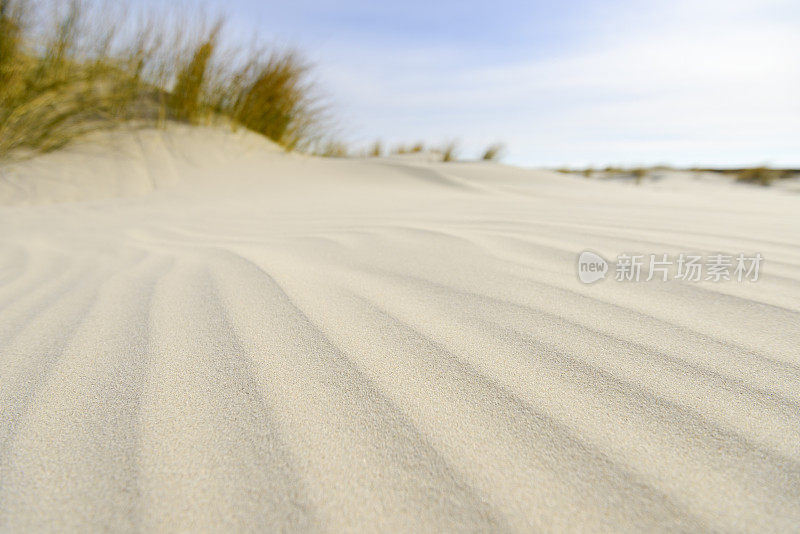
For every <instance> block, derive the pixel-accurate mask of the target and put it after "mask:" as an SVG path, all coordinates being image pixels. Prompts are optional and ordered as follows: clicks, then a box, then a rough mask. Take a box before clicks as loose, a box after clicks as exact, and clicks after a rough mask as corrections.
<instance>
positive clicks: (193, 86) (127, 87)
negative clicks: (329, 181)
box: [0, 0, 324, 158]
mask: <svg viewBox="0 0 800 534" xmlns="http://www.w3.org/2000/svg"><path fill="white" fill-rule="evenodd" d="M101 8H102V9H101ZM106 8H107V6H106V5H105V4H100V3H99V2H97V1H94V0H39V1H37V0H0V158H2V157H7V156H9V155H11V154H12V153H14V154H17V153H29V152H31V151H48V150H53V149H55V148H59V147H61V146H64V145H65V144H67V143H68V142H70V141H71V140H73V139H75V138H76V137H78V136H81V135H83V134H86V133H89V132H92V131H96V130H100V129H103V128H111V127H116V126H119V125H121V124H128V125H136V126H140V125H155V124H159V123H161V124H163V122H164V121H165V120H175V121H182V122H188V123H197V122H199V121H201V120H203V119H211V118H219V119H222V120H223V121H224V122H227V123H229V124H232V125H242V126H244V127H246V128H248V129H250V130H253V131H255V132H257V133H260V134H262V135H264V136H266V137H268V138H270V139H272V140H273V141H275V142H277V143H279V144H281V145H283V146H284V147H286V148H287V149H310V147H312V146H313V145H314V143H315V142H317V140H319V139H320V138H321V132H322V130H323V129H324V126H323V123H324V119H323V115H324V110H323V108H322V106H321V105H319V100H318V98H317V97H316V96H315V95H316V89H315V87H314V85H313V83H311V82H310V81H309V80H308V73H309V67H308V65H307V64H306V63H305V62H304V61H303V60H302V59H301V58H300V56H299V55H298V54H296V53H294V52H275V53H272V54H264V53H263V52H262V51H253V52H250V53H246V54H237V53H235V50H233V49H223V47H222V46H221V43H222V42H223V35H222V33H223V32H222V30H223V25H222V24H221V23H217V24H215V25H213V26H212V27H211V28H210V29H208V30H203V29H202V28H203V25H202V24H199V25H198V24H194V25H193V24H191V23H190V22H188V21H187V20H186V19H185V18H183V19H181V18H180V17H178V18H174V19H169V18H167V19H164V17H160V14H152V13H151V14H150V15H149V18H148V17H144V18H141V19H140V20H139V22H129V21H130V20H134V19H133V18H131V17H128V16H127V15H128V14H127V13H126V12H125V11H124V10H121V11H119V10H114V9H106ZM46 15H49V16H46ZM50 19H52V20H53V22H52V23H47V22H46V21H47V20H50ZM198 27H199V28H200V29H199V31H198ZM120 28H124V31H122V30H121V29H120Z"/></svg>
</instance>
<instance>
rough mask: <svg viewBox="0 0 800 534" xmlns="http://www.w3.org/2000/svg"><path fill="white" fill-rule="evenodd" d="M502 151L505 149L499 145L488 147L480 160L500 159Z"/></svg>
mask: <svg viewBox="0 0 800 534" xmlns="http://www.w3.org/2000/svg"><path fill="white" fill-rule="evenodd" d="M504 149H505V147H504V146H503V145H502V144H500V143H495V144H493V145H489V146H488V147H487V148H486V150H484V151H483V155H482V156H481V159H482V160H484V161H496V160H498V159H500V156H501V155H502V154H503V150H504Z"/></svg>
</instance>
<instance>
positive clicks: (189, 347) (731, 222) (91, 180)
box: [0, 128, 800, 532]
mask: <svg viewBox="0 0 800 534" xmlns="http://www.w3.org/2000/svg"><path fill="white" fill-rule="evenodd" d="M0 202H1V203H2V204H3V206H2V207H0V355H2V357H0V410H1V411H0V531H3V532H32V531H53V532H64V531H73V532H91V531H114V532H128V531H145V532H205V531H210V532H231V531H262V532H263V531H278V530H281V531H303V532H305V531H329V532H342V531H366V532H375V531H395V532H434V531H475V530H484V531H485V530H490V531H518V532H531V531H544V532H563V531H598V532H599V531H605V532H621V531H646V532H652V531H676V530H680V531H691V532H697V531H727V532H732V531H751V532H755V531H762V532H779V531H782V532H787V531H798V530H800V349H798V346H800V270H799V269H798V268H799V267H800V216H798V214H799V213H800V196H798V195H797V194H796V193H792V192H790V191H786V190H781V189H767V188H759V187H754V186H743V185H736V184H731V183H729V182H728V181H725V180H719V179H714V178H713V177H708V176H694V175H690V174H687V173H679V172H665V173H663V176H662V179H660V180H655V181H653V182H652V183H650V182H648V183H646V184H644V185H642V186H640V187H637V186H635V185H633V184H631V183H626V182H624V181H611V182H601V181H598V180H587V179H584V178H581V177H575V176H566V175H561V174H557V173H554V172H549V171H544V170H526V169H517V168H513V167H508V166H503V165H499V164H494V163H448V164H444V163H437V162H434V161H433V158H432V157H430V156H428V155H425V154H423V155H418V156H407V157H394V158H382V159H347V160H334V159H317V158H308V157H303V156H299V155H291V154H285V153H283V152H281V151H280V150H279V149H277V148H276V147H274V146H272V145H270V144H269V143H268V142H266V141H263V140H261V139H260V138H257V137H255V136H253V135H249V134H246V133H243V132H239V133H235V134H232V133H229V132H225V131H222V130H216V129H208V128H197V129H186V128H174V129H170V130H168V131H142V132H138V133H134V134H130V133H125V134H119V135H115V136H113V140H108V139H105V138H104V139H102V140H101V139H96V140H90V141H87V142H86V143H84V144H81V145H77V146H74V147H71V148H69V149H66V150H63V151H61V152H57V153H53V154H50V155H46V156H41V157H37V158H35V159H33V160H30V161H25V162H19V163H15V164H11V165H6V166H4V167H2V169H1V170H0ZM585 249H591V250H594V251H596V252H598V253H600V254H602V255H603V256H605V257H606V258H609V259H615V258H616V256H617V255H618V254H620V253H623V252H640V253H646V254H649V253H657V254H662V253H668V254H678V253H680V252H693V251H694V252H700V253H704V254H710V253H712V252H723V253H729V254H738V253H740V252H744V253H755V252H760V253H761V254H762V255H763V256H764V258H765V261H764V264H763V265H762V271H761V274H760V279H759V280H758V282H756V283H738V282H727V283H713V282H701V283H688V282H681V281H676V280H669V281H667V282H660V281H651V282H639V283H622V282H616V281H615V280H612V279H609V280H605V281H602V282H598V283H596V284H593V285H584V284H582V283H581V282H579V281H578V278H577V276H576V259H577V254H578V253H579V252H581V251H582V250H585Z"/></svg>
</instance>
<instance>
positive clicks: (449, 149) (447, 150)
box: [442, 141, 458, 163]
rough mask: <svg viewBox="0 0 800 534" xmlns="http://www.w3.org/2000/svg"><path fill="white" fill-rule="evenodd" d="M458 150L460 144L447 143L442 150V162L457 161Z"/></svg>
mask: <svg viewBox="0 0 800 534" xmlns="http://www.w3.org/2000/svg"><path fill="white" fill-rule="evenodd" d="M457 150H458V144H457V143H456V142H455V141H452V142H450V143H447V144H446V145H445V146H444V147H443V148H442V161H444V162H445V163H447V162H449V161H455V160H456V151H457Z"/></svg>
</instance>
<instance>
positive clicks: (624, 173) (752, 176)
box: [557, 165, 800, 186]
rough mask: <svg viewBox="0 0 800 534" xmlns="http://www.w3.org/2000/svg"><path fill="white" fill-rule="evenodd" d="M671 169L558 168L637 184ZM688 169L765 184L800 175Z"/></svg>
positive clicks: (796, 172)
mask: <svg viewBox="0 0 800 534" xmlns="http://www.w3.org/2000/svg"><path fill="white" fill-rule="evenodd" d="M669 170H676V169H673V168H671V167H669V166H666V165H657V166H655V167H634V168H629V169H626V168H623V167H614V166H608V167H605V168H604V169H602V170H600V171H598V170H596V169H593V168H592V167H586V168H583V169H580V168H578V169H570V168H568V167H560V168H558V169H557V171H558V172H560V173H563V174H578V175H582V176H584V177H586V178H591V177H592V176H598V177H599V178H601V179H604V178H605V179H608V178H623V179H624V178H631V179H633V181H634V182H635V183H637V184H640V183H641V182H642V181H643V180H644V179H645V178H646V177H647V176H650V175H652V174H655V173H657V172H663V171H669ZM686 170H688V171H691V172H695V173H702V172H706V173H717V174H720V175H723V176H729V177H731V178H733V179H734V180H736V181H737V182H744V183H752V184H758V185H763V186H767V185H770V184H771V183H773V182H774V181H775V180H781V179H784V178H791V177H797V176H800V169H772V168H769V167H764V166H761V167H747V168H740V169H722V168H701V167H693V168H691V169H686Z"/></svg>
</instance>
